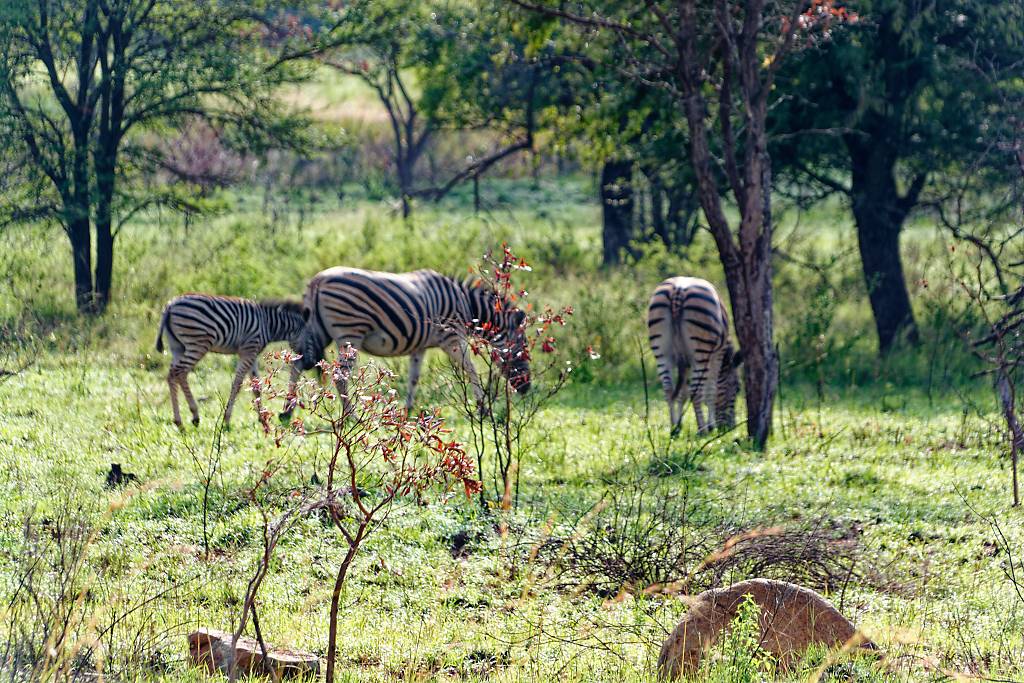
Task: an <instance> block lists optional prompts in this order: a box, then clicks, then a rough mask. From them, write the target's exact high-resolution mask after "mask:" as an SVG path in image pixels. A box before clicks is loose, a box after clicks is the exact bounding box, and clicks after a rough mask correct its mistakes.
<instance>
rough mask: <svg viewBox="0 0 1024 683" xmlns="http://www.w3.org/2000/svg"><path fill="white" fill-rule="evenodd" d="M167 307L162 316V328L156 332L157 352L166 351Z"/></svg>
mask: <svg viewBox="0 0 1024 683" xmlns="http://www.w3.org/2000/svg"><path fill="white" fill-rule="evenodd" d="M167 313H168V311H167V309H166V308H165V309H164V314H163V315H162V316H161V317H160V328H159V329H158V330H157V333H156V351H157V353H163V352H164V330H165V329H167Z"/></svg>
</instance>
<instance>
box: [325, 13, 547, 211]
mask: <svg viewBox="0 0 1024 683" xmlns="http://www.w3.org/2000/svg"><path fill="white" fill-rule="evenodd" d="M345 17H346V20H345V21H344V22H343V28H342V29H341V30H340V31H339V33H338V34H337V35H336V36H335V38H336V39H337V41H338V43H339V45H338V47H337V49H335V50H332V51H331V52H330V53H328V54H325V55H324V56H323V57H322V59H321V61H323V62H324V63H325V64H327V65H329V66H330V67H332V68H334V69H336V70H339V71H341V72H343V73H346V74H349V75H353V76H356V77H358V78H359V79H360V80H362V81H363V82H364V83H366V84H367V85H368V86H369V87H370V88H371V89H372V90H373V91H374V93H375V94H376V95H377V98H378V100H379V101H380V103H381V104H382V105H383V107H384V109H385V111H386V112H387V116H388V121H389V124H390V127H391V133H392V146H393V148H394V152H393V159H394V166H395V175H396V180H397V184H398V191H399V195H400V198H401V203H402V215H403V217H408V216H409V214H410V213H411V211H412V200H413V199H414V198H416V197H423V198H426V199H429V200H433V201H437V200H439V199H441V198H442V197H444V196H445V195H446V194H447V193H448V192H450V191H451V190H452V189H453V188H454V187H455V186H457V185H458V184H459V183H462V182H464V181H466V180H469V179H471V178H477V177H479V176H480V175H481V174H483V173H484V172H486V171H487V169H489V168H490V167H491V166H493V165H494V164H496V163H498V162H500V161H501V160H502V159H505V158H507V157H509V156H512V155H513V154H516V153H518V152H521V151H525V150H529V149H531V148H532V147H533V140H534V133H535V131H536V129H537V127H538V117H539V115H540V113H541V109H542V108H544V107H546V106H550V104H551V103H552V102H553V100H554V99H555V98H557V96H558V91H559V89H558V87H557V86H556V85H555V81H556V80H557V78H558V77H557V74H556V71H557V70H556V68H555V67H556V66H557V64H558V62H557V61H556V60H553V59H550V58H549V56H548V55H546V54H545V53H544V52H543V51H542V52H541V53H539V54H531V55H527V49H526V48H527V46H526V45H525V44H524V42H523V41H522V40H520V39H519V38H518V36H516V34H515V32H514V30H513V27H511V26H509V23H508V21H507V11H505V10H502V9H501V7H500V3H487V2H483V3H475V4H453V3H433V2H427V1H425V0H387V1H386V2H374V3H371V4H370V5H368V6H366V7H360V8H358V9H355V8H351V9H349V10H348V11H347V12H346V13H345ZM541 85H543V86H544V87H540V86H541ZM446 130H484V131H487V132H489V133H491V134H492V135H496V137H497V138H498V140H497V142H496V144H495V145H494V148H493V149H492V150H491V151H489V152H487V153H485V154H483V155H480V156H477V155H474V154H469V155H467V157H469V161H468V162H467V164H466V165H465V166H464V167H463V168H461V169H459V170H458V171H456V172H455V173H453V174H452V176H451V177H450V178H449V179H448V180H446V181H445V182H444V183H442V184H440V185H438V186H436V187H424V186H422V185H420V184H418V183H417V181H416V164H417V162H418V161H419V160H420V158H421V157H422V156H423V154H424V153H425V152H426V150H427V149H428V148H429V145H430V144H431V143H432V142H433V140H434V139H435V138H436V137H437V135H438V134H439V133H441V132H443V131H446Z"/></svg>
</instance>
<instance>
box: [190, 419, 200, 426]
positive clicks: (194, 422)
mask: <svg viewBox="0 0 1024 683" xmlns="http://www.w3.org/2000/svg"><path fill="white" fill-rule="evenodd" d="M192 426H193V427H198V426H199V418H198V417H193V418H192Z"/></svg>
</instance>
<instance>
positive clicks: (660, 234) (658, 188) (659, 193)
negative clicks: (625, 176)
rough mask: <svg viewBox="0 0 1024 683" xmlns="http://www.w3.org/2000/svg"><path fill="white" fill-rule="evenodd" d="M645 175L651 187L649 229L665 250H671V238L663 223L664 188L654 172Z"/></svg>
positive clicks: (664, 222) (666, 226) (665, 224)
mask: <svg viewBox="0 0 1024 683" xmlns="http://www.w3.org/2000/svg"><path fill="white" fill-rule="evenodd" d="M645 175H647V178H648V180H649V182H650V186H651V229H652V230H654V235H655V237H657V238H658V239H659V240H661V243H662V244H664V245H665V248H666V249H669V250H671V249H672V247H673V244H672V236H671V235H669V234H668V225H667V223H666V221H665V188H664V187H662V184H661V181H660V180H659V179H658V176H657V173H656V172H652V173H647V174H645Z"/></svg>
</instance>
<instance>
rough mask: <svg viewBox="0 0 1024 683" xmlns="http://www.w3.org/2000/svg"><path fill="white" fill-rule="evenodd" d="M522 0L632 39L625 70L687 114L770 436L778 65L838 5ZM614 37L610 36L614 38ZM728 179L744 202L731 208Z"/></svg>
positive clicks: (704, 201) (750, 399)
mask: <svg viewBox="0 0 1024 683" xmlns="http://www.w3.org/2000/svg"><path fill="white" fill-rule="evenodd" d="M514 1H515V2H516V3H517V4H519V5H520V6H522V7H524V8H527V9H529V10H532V11H535V12H538V13H540V14H541V15H543V16H545V17H549V18H551V19H556V20H561V21H563V22H568V23H569V24H572V25H575V26H577V27H579V28H580V29H582V30H584V31H589V32H592V33H594V34H596V35H597V36H602V35H603V36H605V37H606V39H607V40H608V41H612V42H614V43H617V44H619V45H622V46H624V47H625V59H623V60H622V61H620V62H618V65H619V66H618V68H619V70H620V73H621V74H622V76H623V77H624V78H626V79H629V80H631V81H633V82H640V83H645V84H648V85H650V86H652V87H657V88H660V89H663V90H665V91H666V92H668V93H670V94H671V96H672V100H673V102H674V104H675V106H676V107H677V108H678V110H679V113H680V114H681V115H682V116H683V117H684V119H685V121H686V125H687V135H688V141H689V150H688V152H689V154H688V162H689V165H690V166H691V167H692V168H693V171H694V176H695V179H696V181H697V187H698V196H699V200H700V204H701V208H702V210H703V213H704V217H705V219H706V220H707V223H708V226H709V228H710V229H711V233H712V235H713V237H714V239H715V244H716V246H717V248H718V253H719V256H720V258H721V260H722V265H723V266H724V269H725V275H726V284H727V286H728V289H729V295H730V302H731V306H732V312H733V320H734V324H735V326H736V333H737V337H738V338H739V343H740V346H741V347H742V349H743V351H744V354H745V362H744V379H745V389H746V405H747V432H748V434H749V436H750V438H751V439H752V441H753V443H754V445H755V446H756V447H759V448H762V447H764V445H765V443H766V441H767V439H768V435H769V433H770V431H771V414H772V405H773V401H774V398H775V391H776V386H777V381H778V376H777V363H778V360H777V358H776V354H775V349H774V345H773V341H772V336H773V315H772V304H773V300H772V277H771V276H772V267H771V242H772V215H771V190H772V167H771V159H770V158H769V155H768V133H767V128H766V123H767V116H768V105H769V100H770V98H771V96H772V91H773V88H774V85H775V76H776V74H777V72H778V70H779V67H780V66H781V65H782V64H783V62H784V60H785V58H786V57H787V55H788V54H789V53H790V52H792V51H793V50H794V48H795V47H796V40H797V36H798V34H805V33H807V32H809V31H811V30H813V29H815V28H817V27H818V26H820V25H822V24H823V23H824V22H825V21H826V20H831V19H832V18H833V17H834V16H836V13H837V12H838V10H835V9H834V8H833V7H832V5H831V3H828V2H822V1H821V0H811V1H810V2H803V1H794V2H780V3H765V2H763V1H762V0H748V1H746V2H739V1H728V0H716V1H714V2H711V1H710V0H705V1H701V2H698V1H697V0H680V1H679V2H671V3H670V2H660V1H658V0H646V2H645V3H644V6H643V7H642V8H641V7H636V6H635V5H634V4H633V3H620V2H596V1H595V0H586V1H580V2H573V3H568V4H566V3H561V4H559V5H558V6H557V7H556V6H551V5H546V4H538V3H535V2H532V1H529V0H514ZM605 44H607V42H606V43H605ZM722 183H724V184H725V185H726V186H727V187H728V193H729V195H731V198H732V200H733V201H735V204H736V207H737V208H738V210H739V220H738V221H733V220H732V219H730V217H729V215H728V214H727V212H726V207H725V201H724V199H723V194H722V192H720V186H721V184H722Z"/></svg>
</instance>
